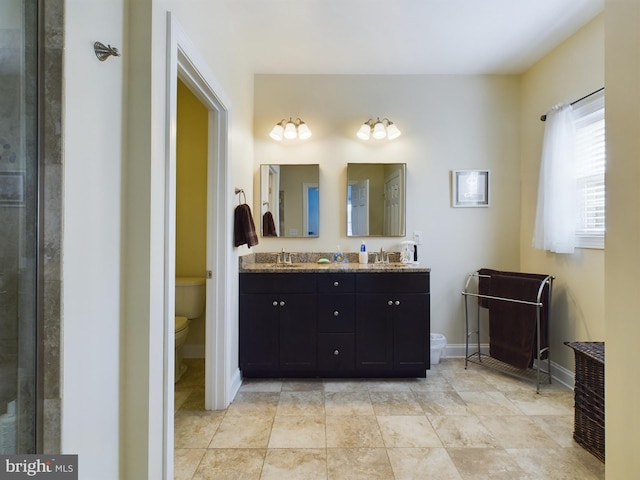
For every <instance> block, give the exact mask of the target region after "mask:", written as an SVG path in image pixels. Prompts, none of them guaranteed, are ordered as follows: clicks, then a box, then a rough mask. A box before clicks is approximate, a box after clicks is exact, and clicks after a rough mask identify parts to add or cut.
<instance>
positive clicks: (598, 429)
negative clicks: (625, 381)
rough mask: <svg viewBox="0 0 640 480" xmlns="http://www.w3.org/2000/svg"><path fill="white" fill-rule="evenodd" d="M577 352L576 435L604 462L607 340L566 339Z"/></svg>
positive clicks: (575, 437)
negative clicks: (583, 340) (605, 349)
mask: <svg viewBox="0 0 640 480" xmlns="http://www.w3.org/2000/svg"><path fill="white" fill-rule="evenodd" d="M565 345H567V346H569V347H571V348H573V350H574V352H575V356H576V381H575V389H574V391H575V426H574V431H573V438H574V439H575V441H576V442H578V443H579V444H580V445H582V446H583V447H584V448H585V449H586V450H588V451H589V452H591V453H592V454H593V455H595V456H596V457H597V458H598V459H600V460H601V461H602V462H604V342H565Z"/></svg>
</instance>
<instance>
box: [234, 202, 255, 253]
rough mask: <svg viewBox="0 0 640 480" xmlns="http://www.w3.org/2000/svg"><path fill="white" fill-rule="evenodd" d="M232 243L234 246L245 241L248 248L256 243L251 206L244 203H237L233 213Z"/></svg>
mask: <svg viewBox="0 0 640 480" xmlns="http://www.w3.org/2000/svg"><path fill="white" fill-rule="evenodd" d="M233 243H234V245H235V246H236V247H239V246H240V245H244V244H245V243H246V244H247V246H248V247H249V248H251V247H253V246H255V245H257V244H258V235H257V234H256V227H255V225H254V223H253V217H252V216H251V208H249V205H247V204H246V203H243V204H242V205H238V206H237V207H236V210H235V213H234V221H233Z"/></svg>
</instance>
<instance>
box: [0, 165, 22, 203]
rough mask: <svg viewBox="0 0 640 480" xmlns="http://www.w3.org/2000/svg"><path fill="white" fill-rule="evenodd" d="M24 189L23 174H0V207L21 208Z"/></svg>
mask: <svg viewBox="0 0 640 480" xmlns="http://www.w3.org/2000/svg"><path fill="white" fill-rule="evenodd" d="M24 188H25V185H24V173H23V172H0V205H2V206H9V207H20V206H23V205H24Z"/></svg>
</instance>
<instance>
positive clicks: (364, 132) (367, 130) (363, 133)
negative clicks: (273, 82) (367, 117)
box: [356, 123, 371, 140]
mask: <svg viewBox="0 0 640 480" xmlns="http://www.w3.org/2000/svg"><path fill="white" fill-rule="evenodd" d="M356 135H357V137H358V138H359V139H361V140H369V136H371V127H370V126H369V124H368V123H363V124H362V126H361V127H360V130H358V133H356Z"/></svg>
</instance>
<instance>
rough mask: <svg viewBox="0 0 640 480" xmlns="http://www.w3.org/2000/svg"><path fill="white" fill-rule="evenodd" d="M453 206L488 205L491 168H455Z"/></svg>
mask: <svg viewBox="0 0 640 480" xmlns="http://www.w3.org/2000/svg"><path fill="white" fill-rule="evenodd" d="M451 206H453V207H488V206H489V170H453V171H452V172H451Z"/></svg>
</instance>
